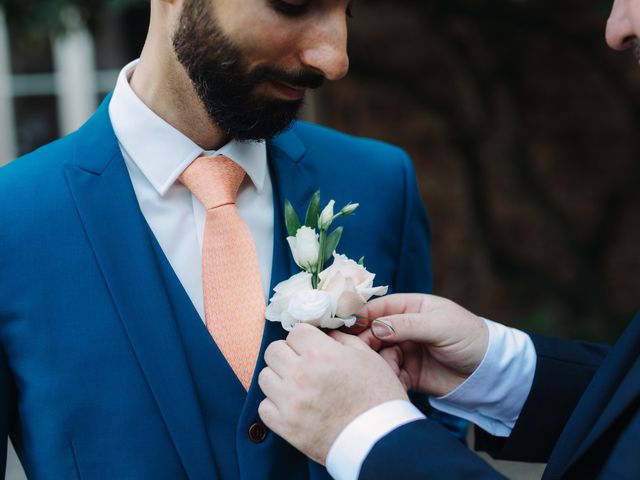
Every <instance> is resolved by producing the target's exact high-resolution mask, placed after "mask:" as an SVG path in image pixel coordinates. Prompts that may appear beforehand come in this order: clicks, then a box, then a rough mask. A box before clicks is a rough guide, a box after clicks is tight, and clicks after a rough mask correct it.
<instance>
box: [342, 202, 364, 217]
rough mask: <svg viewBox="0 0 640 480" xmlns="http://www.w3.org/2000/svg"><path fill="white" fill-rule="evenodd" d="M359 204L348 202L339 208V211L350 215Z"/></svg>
mask: <svg viewBox="0 0 640 480" xmlns="http://www.w3.org/2000/svg"><path fill="white" fill-rule="evenodd" d="M359 206H360V204H359V203H350V204H349V205H345V207H344V208H343V209H342V210H340V213H341V214H342V215H351V214H352V213H353V212H355V211H356V208H358V207H359Z"/></svg>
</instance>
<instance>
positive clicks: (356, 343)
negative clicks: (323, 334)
mask: <svg viewBox="0 0 640 480" xmlns="http://www.w3.org/2000/svg"><path fill="white" fill-rule="evenodd" d="M329 336H330V337H331V338H333V339H334V340H335V341H336V342H338V343H341V344H342V345H345V346H347V347H351V348H355V349H356V350H362V351H371V348H369V345H367V344H366V343H365V342H363V341H362V340H361V339H360V338H358V337H357V336H356V335H349V334H348V333H344V332H340V331H338V330H334V331H333V332H331V333H329Z"/></svg>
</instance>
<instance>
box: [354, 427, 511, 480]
mask: <svg viewBox="0 0 640 480" xmlns="http://www.w3.org/2000/svg"><path fill="white" fill-rule="evenodd" d="M359 478H360V479H361V480H379V479H381V478H398V479H400V478H411V479H419V478H452V479H457V478H459V479H467V478H472V479H474V480H489V479H501V478H504V477H503V476H502V475H500V474H499V473H498V472H496V471H495V470H494V469H493V468H491V467H490V466H489V465H488V464H487V463H486V462H484V461H483V460H482V459H480V457H478V456H477V455H476V454H475V453H473V452H471V451H470V450H469V449H467V448H466V447H464V446H463V445H462V444H461V443H460V442H459V441H457V440H456V439H455V438H454V437H453V436H452V435H451V434H450V433H449V432H447V431H446V430H445V429H444V428H442V427H441V426H440V425H438V424H437V423H436V422H433V421H431V420H428V419H427V420H419V421H416V422H411V423H408V424H406V425H403V426H401V427H399V428H397V429H395V430H394V431H392V432H391V433H389V434H388V435H386V436H385V437H383V438H382V439H381V440H379V441H378V443H376V444H375V445H374V447H373V448H372V449H371V451H370V452H369V455H368V456H367V458H366V459H365V461H364V463H363V465H362V468H361V470H360V477H359Z"/></svg>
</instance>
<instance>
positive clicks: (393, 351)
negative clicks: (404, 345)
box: [379, 346, 403, 376]
mask: <svg viewBox="0 0 640 480" xmlns="http://www.w3.org/2000/svg"><path fill="white" fill-rule="evenodd" d="M379 353H380V356H381V357H382V358H383V359H384V361H385V362H387V363H388V364H389V366H390V367H391V369H392V370H393V373H395V374H396V375H397V376H400V370H401V366H402V363H403V354H402V350H401V349H400V347H398V346H394V347H389V348H385V349H382V350H380V352H379Z"/></svg>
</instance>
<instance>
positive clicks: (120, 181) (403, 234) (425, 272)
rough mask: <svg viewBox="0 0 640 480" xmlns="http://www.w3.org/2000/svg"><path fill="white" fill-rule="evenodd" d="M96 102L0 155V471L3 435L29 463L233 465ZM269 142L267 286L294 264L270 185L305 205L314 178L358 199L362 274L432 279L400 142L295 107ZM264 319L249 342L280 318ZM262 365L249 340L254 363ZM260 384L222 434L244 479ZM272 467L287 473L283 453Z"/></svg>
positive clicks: (348, 244) (60, 466)
mask: <svg viewBox="0 0 640 480" xmlns="http://www.w3.org/2000/svg"><path fill="white" fill-rule="evenodd" d="M107 105H108V99H107V100H106V101H105V102H104V103H103V105H102V106H101V107H100V108H99V110H98V111H97V112H96V114H95V115H94V116H93V117H92V118H91V119H90V120H89V122H88V123H87V124H86V125H84V126H83V127H82V128H81V129H80V130H79V131H77V132H75V133H74V134H72V135H70V136H68V137H66V138H63V139H61V140H59V141H56V142H54V143H52V144H49V145H46V146H45V147H43V148H41V149H39V150H37V151H35V152H33V153H31V154H29V155H27V156H25V157H23V158H20V159H18V160H16V161H15V162H13V163H11V164H9V165H8V166H6V167H4V168H2V169H1V170H0V440H1V441H0V471H3V470H4V464H5V460H6V459H5V458H4V457H5V450H6V439H7V435H8V434H9V435H10V436H11V439H12V441H13V443H14V445H15V447H16V450H17V452H18V454H19V456H20V459H21V461H22V463H23V466H24V468H25V470H26V472H27V474H28V476H29V477H30V478H53V479H63V478H64V479H67V478H91V479H101V478H105V479H107V478H109V479H114V478H118V479H122V478H136V479H140V478H150V479H151V478H152V479H177V478H191V479H208V480H211V479H215V478H225V477H229V478H233V477H235V476H237V472H225V471H220V469H219V467H218V466H217V465H216V462H215V459H214V458H213V455H212V453H211V451H210V446H209V441H208V438H207V432H206V431H205V430H206V429H205V427H204V425H203V416H202V409H201V406H200V404H199V399H198V389H197V388H195V386H194V382H193V378H192V375H191V372H190V370H189V365H188V364H187V363H188V362H187V355H186V353H185V348H184V343H183V340H182V339H181V337H180V333H179V329H178V328H177V326H176V325H177V322H178V321H179V319H177V318H176V315H175V314H174V312H173V310H172V306H171V305H170V302H169V299H168V295H167V291H166V287H165V284H164V283H163V282H162V281H161V278H160V277H161V272H160V269H159V267H158V263H157V261H156V258H154V239H153V237H152V234H151V233H150V230H149V228H148V226H147V224H146V222H145V220H144V217H143V216H142V214H141V212H140V209H139V207H138V203H137V200H136V197H135V194H134V191H133V189H132V185H131V182H130V179H129V175H128V173H127V170H126V167H125V164H124V160H123V158H122V155H121V152H120V148H119V146H118V142H117V139H116V137H115V135H114V132H113V130H112V127H111V123H110V120H109V116H108V109H107ZM268 156H269V166H270V169H271V175H272V180H273V184H274V204H275V205H276V209H275V210H276V211H275V218H274V221H275V237H274V260H273V273H272V287H273V285H275V284H276V283H277V282H280V281H282V280H284V279H286V278H287V277H288V276H290V275H291V274H293V273H295V272H297V271H298V269H297V267H296V266H295V264H294V262H293V261H292V259H291V256H290V254H289V252H288V248H287V245H286V242H285V235H286V233H285V229H284V226H283V222H282V212H281V207H282V204H283V202H284V199H285V198H286V199H289V200H290V201H291V202H292V204H293V206H294V208H296V210H297V211H303V209H304V208H305V206H306V203H307V202H308V200H309V199H310V197H311V195H312V194H313V192H314V191H315V190H317V189H321V190H322V194H323V198H324V199H325V201H326V200H329V199H331V198H333V199H335V200H336V202H337V204H338V205H342V204H345V203H346V202H348V201H355V202H359V203H360V204H361V207H360V208H359V209H358V212H357V215H355V216H353V217H350V218H349V219H348V222H347V223H345V226H346V228H345V233H344V236H343V240H342V242H341V246H340V251H341V252H342V253H345V254H347V255H349V256H350V257H355V258H359V257H360V256H362V255H364V256H366V261H367V266H368V267H369V269H370V270H371V271H373V272H376V273H377V275H378V276H377V279H376V283H377V284H380V285H384V284H388V285H390V286H391V289H392V290H393V291H396V292H401V291H423V292H426V291H429V290H430V288H431V280H430V271H431V266H430V259H429V238H428V235H429V233H428V232H429V230H428V224H427V218H426V214H425V211H424V208H423V206H422V203H421V201H420V198H419V195H418V190H417V188H416V180H415V176H414V171H413V168H412V165H411V162H410V160H409V158H408V157H407V155H406V154H405V153H404V152H403V151H401V150H400V149H398V148H395V147H392V146H389V145H386V144H383V143H380V142H375V141H371V140H364V139H356V138H353V137H349V136H347V135H343V134H340V133H337V132H334V131H331V130H328V129H324V128H320V127H316V126H312V125H309V124H305V123H301V122H300V123H296V124H295V125H294V126H293V128H292V129H291V130H290V131H288V132H286V133H284V134H282V135H280V136H279V137H277V138H275V139H273V140H272V141H270V142H269V144H268ZM173 283H174V284H177V282H173ZM267 323H268V325H267V326H266V329H265V335H264V339H263V345H262V349H263V351H264V348H265V347H266V345H268V344H269V343H270V342H271V341H273V340H276V339H279V338H284V336H285V333H286V332H285V331H284V330H283V329H282V328H281V327H280V326H279V325H276V324H273V323H271V322H267ZM263 367H264V362H263V360H262V355H261V360H260V362H259V365H258V367H257V368H256V374H257V373H258V372H259V371H260V370H261V369H262V368H263ZM220 368H225V367H224V365H221V366H220ZM254 380H255V379H254ZM212 381H216V380H215V379H212ZM219 388H220V392H219V394H220V396H221V397H223V396H225V395H226V394H227V393H228V392H226V391H225V387H224V385H222V384H221V386H220V387H219ZM262 399H263V395H262V392H261V391H260V389H259V388H258V387H257V385H256V382H255V381H254V384H253V386H252V387H251V389H250V391H249V392H248V394H247V396H246V400H245V403H244V406H243V410H242V415H241V418H240V422H239V425H238V430H237V438H236V439H229V441H230V443H232V442H233V441H234V440H235V442H236V446H237V451H236V454H237V455H238V463H239V464H241V465H242V468H243V469H244V470H243V478H261V475H262V476H264V474H263V473H261V472H262V469H261V465H260V461H259V460H256V458H258V457H256V456H255V455H257V454H258V453H260V454H263V455H265V456H266V457H268V454H269V451H268V449H269V448H270V447H269V442H265V443H264V444H253V443H251V442H250V441H249V440H248V438H247V428H248V426H249V425H250V424H251V423H252V422H254V421H255V420H257V418H258V416H257V407H258V404H259V403H260V401H261V400H262ZM210 407H211V406H210ZM212 408H215V406H213V407H212ZM259 449H261V450H259ZM300 461H306V460H304V459H303V458H302V459H301V460H300ZM277 468H279V469H280V470H279V472H280V473H279V474H278V476H279V478H286V477H287V475H288V470H287V468H288V467H287V464H286V462H285V464H283V465H278V466H277ZM312 470H313V468H312V467H310V471H312ZM318 470H319V469H318ZM272 476H273V473H272ZM311 476H313V475H311Z"/></svg>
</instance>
